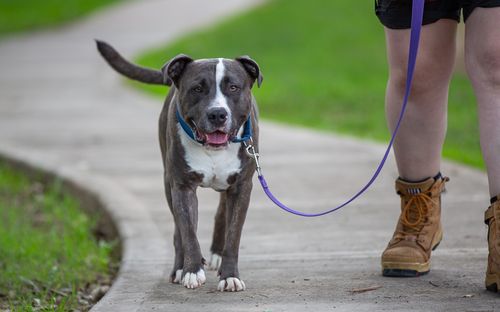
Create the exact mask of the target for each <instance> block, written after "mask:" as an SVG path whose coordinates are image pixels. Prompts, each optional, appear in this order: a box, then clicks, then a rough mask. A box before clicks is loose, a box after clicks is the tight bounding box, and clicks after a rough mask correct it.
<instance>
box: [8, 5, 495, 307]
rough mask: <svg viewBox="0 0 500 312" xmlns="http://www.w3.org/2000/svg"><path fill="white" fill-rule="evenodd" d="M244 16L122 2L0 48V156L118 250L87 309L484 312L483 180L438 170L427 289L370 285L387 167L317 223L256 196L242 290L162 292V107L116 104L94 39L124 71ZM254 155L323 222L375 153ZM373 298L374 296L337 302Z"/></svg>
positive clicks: (211, 207)
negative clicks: (132, 60) (67, 195)
mask: <svg viewBox="0 0 500 312" xmlns="http://www.w3.org/2000/svg"><path fill="white" fill-rule="evenodd" d="M256 4H257V2H256V1H251V0H218V1H203V0H170V1H157V0H148V1H126V2H123V3H122V4H120V5H118V6H116V7H112V8H109V9H107V10H105V11H102V12H100V13H97V14H96V15H94V16H92V17H90V18H88V19H86V20H84V21H82V22H79V23H76V24H72V25H70V26H67V27H64V28H62V29H56V30H52V31H47V32H39V33H35V34H29V35H25V36H20V37H15V38H12V39H9V40H5V41H2V42H0V151H1V152H2V153H3V154H5V155H8V156H11V157H17V158H19V159H22V160H24V161H26V162H29V163H32V164H35V165H37V166H40V167H44V168H48V169H50V170H52V171H54V172H57V173H58V174H61V175H63V176H65V177H67V178H69V179H72V180H74V181H75V182H77V183H80V184H83V185H84V186H85V187H86V188H88V189H90V190H92V191H94V192H96V193H97V194H98V195H99V196H100V198H101V200H102V201H103V202H104V203H105V205H106V206H107V208H108V209H109V210H110V211H111V213H112V215H113V217H114V218H115V219H116V220H117V221H118V226H119V231H120V233H121V234H122V235H123V237H124V247H125V252H124V258H123V263H122V267H121V274H120V277H119V278H118V280H117V282H116V283H115V284H114V286H113V288H112V289H111V291H110V292H109V293H108V294H107V296H106V297H105V298H104V299H103V300H102V301H101V302H100V303H99V304H98V305H97V306H96V307H95V308H94V310H95V311H151V310H156V311H200V310H202V311H331V310H338V311H376V310H388V311H397V310H400V311H431V310H432V311H493V310H495V309H496V306H498V303H499V301H498V300H499V298H498V296H495V295H492V294H489V293H487V292H485V291H484V290H483V278H484V270H485V266H486V255H487V253H486V252H487V251H486V239H485V237H486V236H485V235H486V227H485V226H484V224H483V211H484V209H485V208H486V207H487V205H488V194H487V181H486V177H485V175H484V174H483V173H481V172H477V171H475V170H471V169H468V168H465V167H462V166H457V165H453V164H450V163H446V164H445V165H444V166H443V172H445V173H446V174H447V175H449V176H450V177H451V182H450V183H449V187H448V189H449V192H448V194H446V196H445V198H444V211H443V220H444V228H445V239H444V241H443V243H442V244H441V246H440V248H439V249H438V250H437V251H436V252H435V253H434V256H433V270H432V272H431V274H429V275H427V276H425V277H422V278H416V279H389V278H382V277H381V275H380V266H379V261H380V254H381V252H382V250H383V249H384V247H385V245H386V243H387V241H388V239H389V238H390V236H391V235H392V231H393V229H394V225H395V221H396V218H397V216H398V213H399V211H398V210H399V208H398V205H399V199H398V197H397V196H396V195H395V194H394V191H393V188H394V187H393V180H394V178H395V177H396V171H395V168H394V166H393V160H392V159H391V160H390V161H389V165H388V166H387V167H386V168H385V169H384V171H383V173H382V175H381V177H380V179H379V180H378V181H377V182H376V183H375V185H374V186H373V188H372V189H371V190H369V191H368V192H367V193H366V195H365V196H363V197H362V198H361V199H359V200H357V201H356V202H354V203H353V204H352V205H350V206H348V207H347V208H345V209H343V210H341V211H340V212H338V213H336V214H333V215H330V216H326V217H323V218H319V219H303V218H298V217H295V216H292V215H288V214H285V213H283V212H281V211H280V210H278V209H277V208H276V207H274V206H273V205H272V204H271V203H270V202H269V201H268V200H267V199H266V198H265V197H264V195H263V192H262V191H261V190H260V189H259V187H258V186H257V184H256V186H255V188H254V192H253V198H252V203H251V208H250V211H249V214H248V218H247V222H246V225H245V229H244V233H243V239H242V243H241V255H240V259H241V260H240V271H241V274H242V278H243V279H244V280H245V282H246V284H247V287H248V290H247V291H245V292H242V293H218V292H216V286H217V278H216V276H215V273H213V272H208V275H207V277H208V280H207V283H206V285H205V286H204V287H202V288H201V289H198V290H194V291H192V290H187V289H184V288H183V287H181V286H178V285H172V284H169V283H168V278H167V275H168V273H169V271H170V269H171V265H172V261H173V254H172V243H171V241H172V231H173V223H172V218H171V216H170V213H169V211H168V208H167V206H166V203H165V200H164V195H163V186H162V169H161V163H160V156H159V148H158V146H157V137H156V125H157V116H158V114H159V111H160V105H161V101H159V100H157V99H152V98H149V97H146V96H144V95H142V94H139V93H138V92H136V91H134V90H130V89H128V88H127V87H126V86H125V85H124V82H123V80H121V79H120V78H119V77H118V75H116V74H115V73H114V72H112V71H111V70H110V69H109V67H108V66H107V65H105V64H104V62H103V61H102V60H101V59H100V58H99V56H98V54H97V53H96V51H95V47H94V43H93V41H92V39H93V38H102V39H105V40H108V41H109V42H111V43H113V44H114V45H115V46H116V47H117V48H118V49H119V50H120V51H122V52H123V53H124V54H125V55H127V56H130V55H133V54H134V53H137V52H139V51H140V50H141V49H144V48H147V47H149V46H151V45H155V44H159V43H162V42H164V41H165V40H172V39H174V38H175V37H178V36H180V35H181V34H183V33H185V32H189V31H190V30H192V29H195V28H198V27H203V26H204V25H207V24H208V23H212V22H214V21H216V20H217V19H218V18H220V17H222V16H225V15H228V14H230V13H234V12H235V11H238V10H242V9H245V8H247V7H250V6H253V5H256ZM186 12H189V17H188V15H187V13H186ZM179 52H181V51H179ZM165 57H166V58H168V57H169V56H165ZM263 71H264V73H265V68H264V69H263ZM264 87H265V85H264ZM380 92H383V90H380ZM261 141H262V147H261V152H262V157H263V159H262V163H263V166H264V170H265V173H266V177H267V179H268V181H269V183H270V185H271V186H272V188H273V190H274V192H275V193H276V194H277V195H278V196H279V197H280V198H281V199H282V200H283V201H284V202H285V203H290V204H291V205H292V206H293V207H295V208H298V209H302V210H304V211H319V210H323V209H325V208H328V207H331V206H332V205H336V204H338V203H340V202H341V201H342V200H344V199H346V198H347V196H349V195H351V194H352V193H354V192H356V191H357V190H358V189H359V188H360V187H361V186H362V185H364V183H365V181H367V179H368V178H369V177H370V176H371V174H372V172H373V170H374V168H375V167H376V165H377V163H378V161H379V159H380V158H381V156H382V153H383V151H384V146H382V145H377V144H373V143H368V142H363V141H359V140H356V139H350V138H343V137H338V136H334V135H326V134H320V133H316V132H312V131H308V130H303V129H297V128H291V127H284V126H279V125H276V124H272V123H263V124H262V136H261ZM199 197H200V200H199V202H200V207H199V210H200V225H199V238H200V243H201V245H202V249H203V252H204V254H205V256H208V252H209V250H208V248H209V244H210V237H211V230H212V223H213V215H214V212H215V207H216V201H217V198H218V196H217V194H216V193H215V192H213V191H210V190H200V191H199ZM372 286H381V288H379V289H377V290H374V291H369V292H366V293H361V294H352V293H351V292H350V290H352V289H358V288H364V287H372ZM498 309H500V306H499V307H498Z"/></svg>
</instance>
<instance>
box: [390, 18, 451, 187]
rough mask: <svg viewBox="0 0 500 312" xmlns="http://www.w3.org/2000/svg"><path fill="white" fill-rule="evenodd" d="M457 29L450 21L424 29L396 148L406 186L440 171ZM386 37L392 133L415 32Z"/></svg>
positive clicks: (440, 21)
mask: <svg viewBox="0 0 500 312" xmlns="http://www.w3.org/2000/svg"><path fill="white" fill-rule="evenodd" d="M456 28H457V23H456V22H455V21H453V20H448V19H442V20H439V21H437V22H436V23H433V24H430V25H426V26H424V27H423V28H422V34H421V43H420V48H419V52H418V58H417V64H416V69H415V76H414V80H413V85H412V90H411V94H410V99H409V103H408V108H407V111H406V114H405V117H404V120H403V123H402V125H401V128H400V130H399V133H398V136H397V138H396V140H395V143H394V153H395V156H396V162H397V166H398V170H399V174H400V176H401V177H402V178H403V179H405V180H410V181H418V180H422V179H425V178H428V177H431V176H434V175H436V174H437V173H438V172H439V170H440V166H441V150H442V146H443V142H444V137H445V134H446V120H447V119H446V110H447V102H448V86H449V83H450V78H451V73H452V70H453V65H454V59H455V33H456ZM385 33H386V42H387V56H388V62H389V81H388V83H387V93H386V115H387V120H388V124H389V128H390V129H391V131H392V130H393V129H394V127H395V125H396V121H397V117H398V116H399V113H400V110H401V105H402V99H403V95H404V89H405V84H406V69H407V58H408V44H409V36H410V30H409V29H403V30H399V29H398V30H395V29H389V28H386V29H385Z"/></svg>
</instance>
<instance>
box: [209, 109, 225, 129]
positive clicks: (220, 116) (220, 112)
mask: <svg viewBox="0 0 500 312" xmlns="http://www.w3.org/2000/svg"><path fill="white" fill-rule="evenodd" d="M207 117H208V121H209V122H210V123H212V124H213V125H214V126H218V127H220V126H223V125H224V124H225V123H226V121H227V111H226V109H225V108H223V107H214V108H211V109H210V110H208V112H207Z"/></svg>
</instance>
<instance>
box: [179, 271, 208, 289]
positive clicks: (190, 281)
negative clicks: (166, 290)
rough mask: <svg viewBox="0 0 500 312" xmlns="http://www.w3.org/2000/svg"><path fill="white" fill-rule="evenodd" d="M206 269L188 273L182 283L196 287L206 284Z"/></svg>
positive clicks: (192, 287) (185, 285)
mask: <svg viewBox="0 0 500 312" xmlns="http://www.w3.org/2000/svg"><path fill="white" fill-rule="evenodd" d="M206 280H207V279H206V278H205V271H203V269H200V270H199V271H198V272H197V273H190V272H188V273H186V275H184V277H183V278H182V285H183V286H184V287H186V288H190V289H195V288H198V287H200V286H201V285H203V284H205V281H206Z"/></svg>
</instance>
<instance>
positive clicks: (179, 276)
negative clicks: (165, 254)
mask: <svg viewBox="0 0 500 312" xmlns="http://www.w3.org/2000/svg"><path fill="white" fill-rule="evenodd" d="M181 280H182V269H180V270H177V271H175V276H172V277H171V278H170V281H171V282H172V283H174V284H180V283H181Z"/></svg>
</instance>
